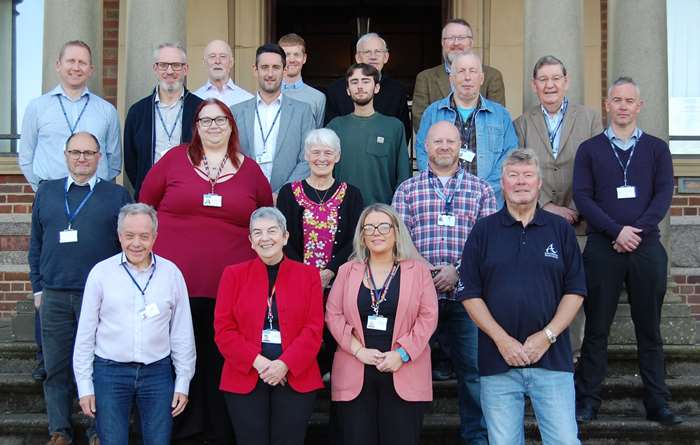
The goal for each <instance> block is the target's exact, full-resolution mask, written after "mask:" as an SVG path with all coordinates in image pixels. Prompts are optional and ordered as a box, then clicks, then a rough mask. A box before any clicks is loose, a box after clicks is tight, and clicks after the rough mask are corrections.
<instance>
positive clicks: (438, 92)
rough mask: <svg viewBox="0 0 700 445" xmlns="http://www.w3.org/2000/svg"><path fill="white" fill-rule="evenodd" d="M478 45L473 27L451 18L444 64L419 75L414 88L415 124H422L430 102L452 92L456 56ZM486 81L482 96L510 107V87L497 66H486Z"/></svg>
mask: <svg viewBox="0 0 700 445" xmlns="http://www.w3.org/2000/svg"><path fill="white" fill-rule="evenodd" d="M473 44H474V33H473V32H472V27H471V25H469V23H467V22H466V21H465V20H462V19H452V20H448V21H447V23H446V24H445V27H444V28H442V59H443V63H441V64H440V65H438V66H434V67H432V68H428V69H427V70H424V71H421V72H420V73H418V76H416V86H415V87H414V89H413V109H412V111H413V126H414V127H415V128H418V127H419V126H420V119H421V117H422V116H423V112H424V111H425V109H426V108H428V105H430V104H431V103H433V102H435V101H436V100H440V99H442V98H444V97H447V95H448V94H450V93H451V92H452V88H451V87H450V65H451V64H452V58H453V56H454V55H456V54H460V53H463V52H465V51H466V50H468V49H470V48H471V47H472V45H473ZM483 71H484V83H483V84H482V85H481V91H480V92H481V95H482V96H484V97H485V98H487V99H489V100H492V101H494V102H498V103H499V104H501V105H503V106H504V107H505V106H506V90H505V87H504V85H503V76H502V75H501V72H500V71H498V70H497V69H496V68H493V67H490V66H487V65H484V70H483Z"/></svg>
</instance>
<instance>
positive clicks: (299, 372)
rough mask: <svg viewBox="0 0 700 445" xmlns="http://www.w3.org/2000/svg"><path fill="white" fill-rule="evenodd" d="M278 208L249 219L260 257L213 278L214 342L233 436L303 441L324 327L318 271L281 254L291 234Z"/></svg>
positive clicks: (249, 444)
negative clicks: (216, 285) (221, 365)
mask: <svg viewBox="0 0 700 445" xmlns="http://www.w3.org/2000/svg"><path fill="white" fill-rule="evenodd" d="M286 227H287V223H286V221H285V219H284V216H282V214H281V213H280V211H279V210H277V209H275V208H272V207H261V208H259V209H257V210H256V211H255V212H253V214H252V215H251V217H250V242H251V245H252V247H253V249H254V250H255V252H256V253H257V254H258V258H255V259H253V260H251V261H247V262H244V263H240V264H236V265H233V266H228V267H227V268H226V269H224V273H223V275H222V277H221V282H220V283H219V292H218V295H217V299H216V309H215V311H214V330H215V336H214V339H215V341H216V344H217V345H218V347H219V350H220V351H221V354H222V355H223V356H224V368H223V372H222V375H221V386H220V388H221V390H222V391H224V399H225V400H226V406H227V408H228V411H229V414H230V416H231V420H232V422H233V428H234V430H235V434H236V441H237V443H239V444H245V445H302V444H303V443H304V436H305V434H306V425H307V423H308V421H309V418H310V417H311V412H312V410H313V405H314V401H315V399H316V390H318V389H320V388H323V383H322V382H321V375H320V372H319V369H318V365H317V363H316V355H317V354H318V350H319V348H320V346H321V333H322V331H323V298H322V291H321V279H320V278H319V275H318V270H317V269H316V268H314V267H312V266H307V265H304V264H302V263H298V262H296V261H292V260H289V259H287V258H285V257H284V255H283V254H282V248H283V247H284V245H285V244H286V243H287V239H288V237H289V234H288V233H287V230H286Z"/></svg>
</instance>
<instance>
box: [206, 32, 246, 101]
mask: <svg viewBox="0 0 700 445" xmlns="http://www.w3.org/2000/svg"><path fill="white" fill-rule="evenodd" d="M204 65H205V66H206V67H207V74H208V76H209V80H207V83H205V84H204V85H202V86H201V87H200V88H199V89H198V90H197V91H195V92H194V94H196V95H197V96H199V97H201V98H202V99H209V98H214V99H219V100H220V101H221V102H223V103H225V104H226V105H228V106H229V107H231V106H233V105H236V104H238V103H241V102H245V101H246V100H248V99H251V98H252V97H253V95H252V94H250V93H249V92H248V91H246V90H244V89H243V88H241V87H239V86H238V85H236V84H235V83H233V80H231V69H232V68H233V52H232V51H231V47H230V46H229V45H228V43H226V42H224V41H223V40H212V41H211V42H209V44H207V46H206V48H204Z"/></svg>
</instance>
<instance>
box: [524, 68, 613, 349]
mask: <svg viewBox="0 0 700 445" xmlns="http://www.w3.org/2000/svg"><path fill="white" fill-rule="evenodd" d="M568 88H569V78H568V77H567V74H566V67H565V66H564V63H563V62H562V61H561V60H559V59H557V58H556V57H554V56H544V57H541V58H540V59H539V60H538V61H537V63H536V64H535V68H534V70H533V72H532V89H533V91H534V92H535V94H537V98H538V99H539V102H540V103H539V104H538V105H535V106H534V107H532V108H530V109H529V110H527V111H525V112H524V113H523V114H522V115H521V116H520V117H519V118H517V119H516V120H515V122H514V124H515V132H516V133H517V135H518V141H519V145H520V146H521V147H527V148H531V149H532V150H533V151H534V152H535V153H536V154H537V157H538V158H539V160H540V169H541V170H542V188H541V189H540V197H539V204H540V207H542V208H543V209H544V210H547V211H549V212H552V213H555V214H557V215H559V216H561V217H563V218H564V219H566V220H567V221H568V222H569V224H572V225H573V226H574V228H575V229H576V234H577V235H578V241H579V245H581V246H583V244H584V243H585V235H586V228H585V224H582V221H581V219H580V218H579V214H578V211H577V210H576V204H575V203H574V195H573V176H574V159H575V158H576V151H577V150H578V146H579V145H580V144H581V143H582V142H583V141H585V140H587V139H590V138H592V137H593V136H595V135H598V134H600V133H602V131H603V126H602V123H601V119H600V115H599V114H598V113H596V112H595V111H593V110H591V109H588V108H586V107H584V106H583V105H580V104H574V103H570V102H569V100H568V98H567V97H566V91H567V90H568ZM584 323H585V316H584V315H583V310H582V309H581V310H579V314H578V315H577V316H576V319H575V320H574V322H573V323H572V324H571V326H570V328H569V333H570V335H569V338H570V340H571V349H572V352H573V354H574V356H578V355H579V353H580V351H581V342H582V341H583V326H584Z"/></svg>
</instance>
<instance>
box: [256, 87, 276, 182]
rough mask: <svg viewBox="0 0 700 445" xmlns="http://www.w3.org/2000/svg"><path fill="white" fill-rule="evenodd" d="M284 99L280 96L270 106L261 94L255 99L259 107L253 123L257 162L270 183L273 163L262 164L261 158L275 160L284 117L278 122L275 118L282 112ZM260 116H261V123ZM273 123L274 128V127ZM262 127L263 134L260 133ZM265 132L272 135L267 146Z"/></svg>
mask: <svg viewBox="0 0 700 445" xmlns="http://www.w3.org/2000/svg"><path fill="white" fill-rule="evenodd" d="M282 97H283V95H282V94H280V95H279V97H277V99H275V100H273V101H272V103H271V104H270V105H267V104H266V103H265V102H263V100H262V98H261V97H260V94H257V95H256V99H255V103H256V106H257V113H256V116H255V119H254V121H253V127H254V128H253V135H254V138H253V143H254V145H255V146H254V148H255V160H256V161H258V165H260V169H261V170H262V172H263V174H264V175H265V177H266V178H267V180H268V181H269V180H270V177H271V176H272V162H262V163H261V162H260V161H259V158H260V157H263V156H264V157H265V158H268V159H274V158H275V152H276V151H277V134H278V133H279V129H280V120H281V119H282V116H279V117H277V120H275V116H277V112H278V111H280V108H281V107H282ZM258 116H260V120H259V121H258ZM273 123H274V126H272V124H273ZM261 127H262V132H261V131H260V128H261ZM270 129H272V131H270ZM263 132H264V136H267V134H268V132H269V133H270V135H269V137H268V139H267V143H265V144H263Z"/></svg>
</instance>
